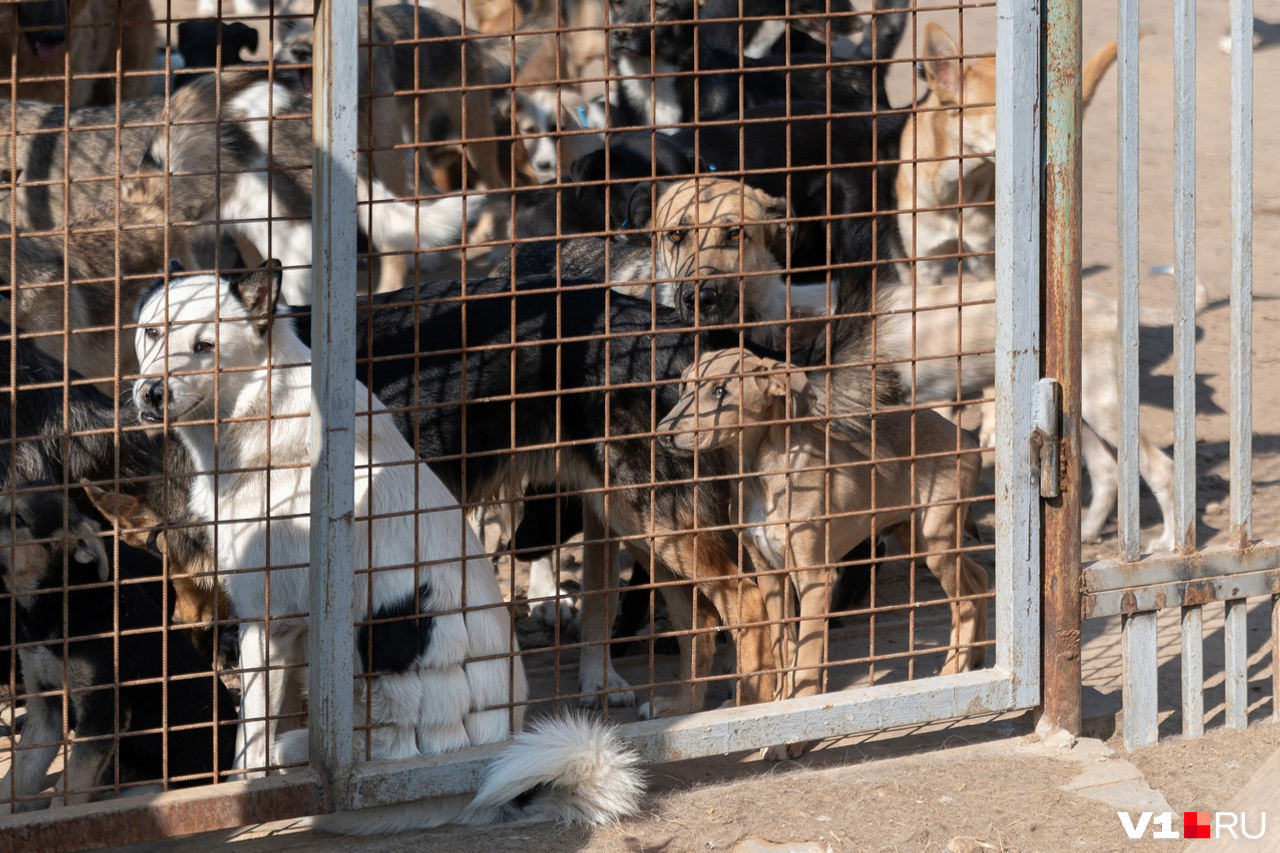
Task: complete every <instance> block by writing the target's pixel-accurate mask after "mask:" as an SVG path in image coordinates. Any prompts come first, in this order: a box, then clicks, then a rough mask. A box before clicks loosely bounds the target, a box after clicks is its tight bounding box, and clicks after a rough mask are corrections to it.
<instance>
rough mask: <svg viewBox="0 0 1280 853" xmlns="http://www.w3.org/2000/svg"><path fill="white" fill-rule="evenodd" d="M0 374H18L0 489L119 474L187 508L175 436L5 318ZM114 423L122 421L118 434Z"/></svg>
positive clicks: (6, 681) (2, 608)
mask: <svg viewBox="0 0 1280 853" xmlns="http://www.w3.org/2000/svg"><path fill="white" fill-rule="evenodd" d="M0 304H3V305H4V306H6V307H7V306H8V305H9V304H10V303H9V301H8V300H5V301H4V302H3V303H0ZM0 375H2V376H4V377H6V378H7V377H9V376H13V377H14V379H15V380H16V381H15V386H16V387H15V388H14V389H13V395H12V396H10V394H9V393H7V392H6V393H4V394H0V429H3V435H0V494H2V493H10V492H11V490H12V488H13V486H14V485H15V484H17V483H22V482H26V481H29V480H46V481H52V482H55V483H62V484H71V485H76V484H78V483H79V482H80V480H81V479H89V480H93V481H96V482H103V483H107V482H116V481H117V478H118V480H119V482H120V483H121V487H122V488H124V489H126V490H127V491H129V492H131V493H133V494H137V495H139V496H141V497H143V499H144V500H146V501H148V502H149V503H150V504H151V505H152V506H156V507H168V508H170V509H171V510H172V511H176V512H179V513H181V512H183V511H185V508H186V504H187V478H188V477H189V476H190V471H191V467H192V466H191V462H190V459H189V458H188V457H187V454H186V452H185V451H184V450H183V449H182V446H181V443H180V442H178V441H176V440H170V441H166V440H165V439H164V436H163V435H162V434H161V433H160V432H159V431H157V430H155V429H153V428H148V429H145V430H144V429H142V427H141V424H140V422H139V421H138V420H137V418H136V415H134V414H133V407H132V406H121V407H119V419H118V420H117V406H116V402H115V401H114V400H112V399H110V398H109V397H107V396H106V395H104V394H103V393H102V392H100V391H98V390H97V388H95V387H94V386H92V385H89V384H85V383H83V381H82V380H80V377H79V375H78V374H76V373H75V372H74V371H70V372H69V373H68V375H67V376H64V369H63V366H62V364H61V363H60V362H58V361H57V360H56V359H54V358H52V357H50V356H48V355H46V354H45V353H44V352H42V351H40V350H39V349H37V348H36V346H35V345H34V344H33V343H32V342H31V341H30V340H29V339H27V338H22V337H18V338H17V339H16V340H15V339H14V337H13V336H12V335H11V333H10V331H9V325H8V324H7V323H5V322H4V321H0ZM68 379H69V380H70V381H69V382H68V381H67V380H68ZM64 383H65V386H64ZM64 393H65V404H64ZM117 423H120V425H121V430H120V432H119V434H118V435H117V434H116V433H115V426H116V424H117ZM68 427H69V429H68ZM117 462H118V470H117ZM162 465H163V466H164V467H161V466H162ZM166 471H168V478H166V476H165V472H166ZM179 517H181V516H179ZM199 533H201V534H202V533H203V531H199ZM178 535H183V534H182V533H179V534H178ZM171 600H172V599H171ZM15 606H16V605H15V602H14V600H13V599H12V598H11V597H10V596H0V678H3V681H2V682H0V684H2V685H4V686H8V685H10V684H14V683H20V682H21V677H20V675H19V673H18V672H17V670H16V669H15V668H14V661H15V660H16V659H14V658H12V657H11V655H10V646H9V643H10V639H9V638H10V636H11V634H10V630H11V625H12V617H13V608H14V607H15Z"/></svg>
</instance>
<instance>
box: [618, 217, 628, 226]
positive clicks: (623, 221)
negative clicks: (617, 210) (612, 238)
mask: <svg viewBox="0 0 1280 853" xmlns="http://www.w3.org/2000/svg"><path fill="white" fill-rule="evenodd" d="M630 221H631V220H630V219H624V220H622V224H621V225H619V226H618V227H619V228H626V227H627V223H628V222H630Z"/></svg>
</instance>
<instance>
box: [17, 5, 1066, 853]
mask: <svg viewBox="0 0 1280 853" xmlns="http://www.w3.org/2000/svg"><path fill="white" fill-rule="evenodd" d="M1073 4H1074V0H1067V2H1065V3H1058V4H1057V5H1058V6H1071V5H1073ZM317 5H318V8H317V13H316V40H315V66H316V70H315V76H314V81H315V88H314V92H315V96H314V110H315V117H314V123H313V127H314V161H313V166H314V169H315V175H314V187H315V189H314V205H315V207H314V211H313V217H314V221H315V224H316V227H315V229H314V234H315V238H314V239H315V244H314V259H313V271H314V275H315V280H316V287H315V294H316V302H315V305H314V308H313V320H312V322H313V341H314V354H313V359H314V364H315V371H314V375H315V377H316V380H315V381H316V385H315V391H314V393H315V406H314V408H313V415H312V426H311V428H312V431H313V432H312V436H313V458H312V505H311V513H312V516H311V537H312V539H311V553H312V555H313V560H312V565H311V573H310V580H311V614H310V620H311V625H310V627H311V630H310V639H309V642H310V644H311V645H310V648H309V655H310V668H309V678H310V679H311V681H310V691H309V692H310V709H309V713H310V720H309V733H310V740H311V765H310V766H309V767H308V768H306V769H302V770H298V771H292V772H290V773H288V774H286V775H284V776H274V777H269V778H265V779H255V780H249V781H241V782H230V783H224V784H220V785H217V786H212V787H207V788H200V789H189V790H185V791H175V792H171V793H165V794H162V795H157V796H155V797H152V798H146V800H145V801H141V800H140V799H137V798H135V799H132V800H130V799H124V800H116V801H110V802H104V803H99V804H94V805H91V806H86V807H76V808H74V809H64V810H59V812H43V813H35V814H26V815H15V816H13V817H12V818H5V819H3V820H0V850H3V849H14V850H18V849H22V850H30V849H46V848H47V842H48V841H49V840H50V839H53V838H56V839H57V845H58V846H59V847H63V848H68V847H79V846H85V847H88V846H97V845H99V844H101V843H103V840H104V839H110V840H111V841H112V842H114V843H120V842H124V841H129V840H142V839H146V838H155V837H162V836H170V835H181V834H185V833H191V832H198V831H209V830H215V829H221V828H229V827H234V826H239V825H243V824H246V823H253V822H261V821H267V820H274V819H282V818H288V817H294V816H299V815H304V814H313V813H323V812H333V811H339V810H347V809H358V808H365V807H370V806H377V805H385V804H391V803H397V802H404V801H409V800H414V799H419V798H423V797H429V796H439V795H448V794H458V793H465V792H469V791H474V790H476V788H477V787H478V783H479V780H480V778H481V776H482V774H483V772H484V770H485V768H486V766H487V765H488V763H489V762H490V761H492V759H493V758H494V756H496V755H497V754H499V753H500V752H501V751H502V750H503V749H504V746H503V745H493V746H486V747H478V748H473V749H468V750H465V751H463V752H459V753H454V754H448V755H442V756H438V757H434V758H427V759H421V760H412V761H397V762H386V761H384V762H359V763H357V762H353V760H352V746H351V744H352V720H353V709H352V690H351V684H352V681H353V677H354V674H353V669H352V660H353V654H352V643H353V636H352V635H353V632H352V630H351V625H352V624H353V622H354V599H353V589H352V585H351V584H350V583H348V582H344V580H343V579H344V578H345V577H347V576H349V567H350V562H351V559H352V557H351V554H352V553H353V546H352V541H353V540H352V535H353V530H352V495H353V485H352V482H353V470H354V463H353V458H354V455H353V454H354V430H353V428H352V414H351V413H352V412H353V411H354V401H353V400H352V398H351V394H352V393H353V386H352V385H351V383H350V381H349V379H345V378H344V377H350V376H351V375H352V374H353V372H354V370H355V365H354V353H355V347H354V346H353V345H352V343H351V342H352V341H353V340H354V322H355V319H354V315H353V314H352V312H350V310H344V308H345V307H346V306H350V305H351V304H352V303H353V302H354V300H355V282H356V280H357V276H356V254H355V247H356V223H357V218H356V217H357V197H356V195H357V194H356V177H355V176H356V152H357V132H356V131H357V116H356V106H355V105H356V103H357V80H356V68H357V62H356V57H357V45H356V40H355V33H357V32H358V30H359V27H358V19H357V17H356V16H357V15H358V14H359V12H360V9H361V5H362V4H358V3H345V2H331V0H325V2H321V3H319V4H317ZM1051 5H1052V4H1051ZM996 12H997V39H996V40H997V44H998V45H999V47H998V50H997V56H996V63H997V73H998V76H999V79H1000V81H1001V83H1000V87H999V91H998V99H997V115H998V117H999V118H998V122H997V145H998V148H999V150H1000V152H1001V155H1000V158H999V160H998V161H997V180H996V187H997V195H996V216H997V229H996V231H997V247H996V276H997V300H998V302H999V304H1000V305H1001V308H1002V310H1001V311H999V312H998V323H997V336H996V341H997V343H996V358H997V363H998V365H999V369H998V377H997V386H996V400H997V403H998V409H999V411H1000V412H1001V414H1002V416H1001V417H1000V418H999V420H998V423H997V427H996V492H995V494H996V521H995V528H996V545H995V562H996V567H997V569H996V572H995V587H996V588H995V614H996V615H995V625H996V648H995V664H994V666H992V667H990V668H988V669H983V670H980V671H976V672H968V673H963V674H958V675H950V676H940V677H934V678H926V679H921V680H918V681H910V682H906V683H898V684H887V685H876V686H871V687H866V688H862V689H858V690H852V691H845V692H839V693H832V694H827V695H819V696H813V697H806V698H801V699H792V700H787V701H783V702H775V703H770V704H766V705H753V706H745V707H737V708H728V709H721V710H716V711H707V712H703V713H698V714H693V715H690V716H686V717H680V718H675V719H661V720H655V721H648V722H640V723H632V724H628V725H625V726H622V727H621V728H620V731H621V734H622V736H623V737H624V739H625V740H626V741H627V742H628V743H629V744H630V745H631V746H632V747H633V748H635V749H636V751H637V752H638V753H639V755H640V756H641V759H642V760H643V761H644V762H648V763H657V762H664V761H671V760H677V759H687V758H694V757H698V756H707V755H718V754H724V753H728V752H733V751H743V750H750V749H755V748H761V747H766V746H770V745H773V744H777V743H785V742H794V741H800V740H813V739H820V738H827V737H834V736H841V735H850V734H856V733H860V732H868V731H877V730H884V729H890V728H893V727H897V726H906V725H914V724H922V723H928V722H934V721H939V720H946V719H955V718H960V717H966V716H974V715H983V714H995V713H1001V712H1007V711H1013V710H1019V709H1028V708H1032V707H1034V706H1035V705H1036V704H1037V703H1038V702H1040V698H1041V681H1040V677H1041V666H1042V659H1041V643H1040V633H1041V620H1042V613H1041V580H1042V576H1041V544H1042V543H1041V529H1042V525H1041V519H1040V513H1041V506H1040V503H1041V502H1040V451H1039V448H1040V446H1041V445H1042V444H1043V440H1042V439H1043V435H1044V427H1045V426H1046V425H1045V424H1043V423H1039V424H1038V423H1037V422H1036V407H1035V400H1036V399H1037V393H1038V390H1037V387H1038V385H1039V383H1040V376H1041V363H1040V338H1041V335H1040V323H1041V314H1040V288H1039V287H1037V286H1035V283H1037V282H1039V281H1040V277H1041V267H1042V262H1041V257H1042V251H1043V247H1042V245H1041V229H1040V227H1038V224H1039V223H1040V222H1041V217H1042V208H1041V204H1040V199H1041V188H1042V183H1043V182H1042V177H1041V176H1042V174H1045V173H1046V172H1052V171H1053V169H1052V168H1050V169H1046V168H1045V164H1044V163H1043V162H1042V159H1041V149H1042V141H1041V136H1040V128H1041V123H1042V120H1044V119H1045V118H1047V117H1050V116H1051V115H1052V114H1051V113H1050V112H1049V111H1048V107H1049V106H1052V101H1049V102H1048V104H1047V107H1046V111H1045V112H1044V113H1042V111H1041V105H1042V103H1046V102H1045V101H1044V100H1042V95H1043V90H1042V88H1041V83H1042V72H1041V55H1042V47H1041V46H1042V38H1043V36H1044V31H1043V30H1042V27H1041V6H1040V3H1038V2H1036V0H998V2H997V4H996ZM1046 20H1048V21H1052V17H1051V16H1050V17H1048V18H1046ZM1075 43H1076V57H1077V58H1076V59H1075V67H1076V68H1078V67H1079V60H1078V53H1079V34H1078V31H1077V32H1076V34H1075ZM1063 73H1066V74H1067V75H1068V77H1069V76H1070V70H1069V68H1065V67H1064V72H1063ZM1044 76H1045V80H1046V82H1048V81H1050V80H1051V79H1053V78H1052V75H1049V74H1046V75H1044ZM1063 97H1070V95H1069V94H1068V95H1065V96H1063ZM1077 98H1078V94H1077ZM1068 109H1069V111H1074V109H1075V107H1074V106H1072V107H1069V108H1068ZM1074 135H1075V136H1076V137H1077V139H1078V122H1077V128H1076V131H1075V134H1074ZM1077 145H1078V142H1077ZM1053 150H1054V149H1053V148H1052V146H1045V154H1046V157H1048V156H1049V154H1050V153H1051V152H1052V151H1053ZM1065 162H1066V163H1068V164H1070V162H1071V161H1070V157H1069V155H1068V156H1067V157H1066V160H1065ZM1059 168H1067V169H1070V168H1071V166H1070V165H1067V166H1065V167H1059ZM1074 168H1075V169H1076V170H1077V171H1076V173H1075V176H1074V177H1075V180H1076V182H1077V192H1078V162H1077V164H1076V165H1075V167H1074ZM1060 177H1066V178H1069V177H1070V175H1069V174H1066V175H1061V176H1060ZM1068 183H1069V181H1068ZM1077 207H1078V205H1077ZM1077 240H1078V238H1077ZM1075 266H1076V284H1077V288H1078V266H1079V263H1078V259H1077V260H1076V261H1075ZM1038 427H1039V428H1040V431H1039V432H1037V428H1038ZM1076 524H1077V525H1078V521H1077V522H1076ZM1074 535H1075V538H1076V540H1077V546H1076V547H1077V548H1078V526H1077V527H1076V528H1075V534H1074ZM1068 538H1069V537H1068ZM1077 612H1078V611H1077ZM1078 689H1079V685H1078V682H1077V684H1076V690H1077V692H1078ZM69 821H70V822H69ZM77 841H78V842H79V843H77Z"/></svg>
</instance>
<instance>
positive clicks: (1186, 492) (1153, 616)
mask: <svg viewBox="0 0 1280 853" xmlns="http://www.w3.org/2000/svg"><path fill="white" fill-rule="evenodd" d="M1230 12H1231V18H1230V19H1231V23H1230V37H1231V41H1232V51H1231V105H1230V116H1231V142H1230V148H1231V152H1230V156H1231V161H1230V173H1231V177H1230V180H1231V187H1230V200H1231V201H1230V208H1231V237H1230V241H1231V293H1230V305H1231V330H1232V338H1231V346H1230V352H1231V376H1230V384H1231V404H1230V406H1231V412H1230V417H1231V437H1230V458H1229V467H1230V504H1231V506H1230V516H1229V524H1230V526H1229V543H1228V544H1227V545H1223V546H1215V547H1212V548H1208V549H1204V550H1197V546H1196V496H1195V481H1196V470H1195V443H1196V435H1195V417H1196V406H1195V308H1194V305H1195V288H1196V262H1195V238H1196V229H1195V186H1196V184H1195V182H1196V164H1195V153H1196V152H1195V121H1196V98H1195V78H1196V50H1195V44H1196V27H1195V2H1194V0H1176V2H1175V3H1174V4H1173V8H1172V14H1173V25H1174V26H1173V39H1174V43H1175V46H1176V52H1175V67H1174V88H1175V93H1174V94H1175V97H1174V104H1175V111H1176V118H1175V127H1174V161H1175V165H1174V238H1175V239H1174V248H1175V259H1174V277H1175V280H1176V312H1177V314H1176V319H1175V322H1174V364H1175V370H1174V442H1175V447H1174V478H1175V490H1174V508H1175V512H1174V517H1175V527H1174V535H1175V545H1176V549H1177V551H1176V553H1173V554H1165V555H1158V556H1154V557H1146V558H1141V559H1140V553H1139V543H1138V532H1139V521H1138V470H1137V468H1138V407H1137V404H1136V401H1137V399H1138V347H1137V342H1138V276H1139V272H1138V221H1139V220H1138V213H1139V211H1138V199H1139V183H1138V163H1139V158H1138V37H1139V23H1138V2H1137V0H1121V2H1120V5H1119V34H1120V37H1119V46H1118V47H1119V49H1118V68H1119V76H1120V99H1119V141H1118V144H1119V148H1120V150H1119V154H1120V156H1119V162H1118V174H1117V186H1118V198H1117V221H1118V222H1119V223H1120V232H1119V249H1118V268H1119V270H1120V272H1121V276H1120V281H1121V294H1120V314H1119V336H1120V340H1121V341H1122V343H1123V344H1124V345H1123V346H1122V358H1121V373H1120V397H1121V400H1122V401H1127V402H1128V404H1127V405H1122V406H1121V421H1120V432H1121V444H1120V447H1119V448H1118V451H1119V461H1120V477H1119V482H1120V493H1119V529H1120V545H1121V551H1122V556H1121V557H1120V558H1119V559H1116V560H1103V561H1099V562H1097V563H1094V564H1092V565H1090V566H1087V567H1085V568H1084V570H1083V574H1082V589H1081V592H1082V595H1081V598H1080V602H1081V612H1082V615H1083V617H1084V618H1086V619H1087V618H1098V617H1105V616H1114V615H1121V616H1122V620H1123V621H1122V629H1121V630H1122V634H1123V637H1122V645H1123V658H1124V682H1123V708H1124V719H1123V727H1122V728H1123V737H1124V742H1125V744H1126V746H1127V747H1129V748H1131V749H1133V748H1138V747H1143V746H1150V745H1152V744H1154V743H1155V742H1156V740H1157V736H1158V720H1159V707H1158V703H1157V684H1156V675H1157V670H1158V659H1157V651H1158V644H1157V632H1156V623H1157V617H1158V614H1159V611H1160V610H1163V609H1166V608H1173V607H1177V608H1179V609H1180V628H1181V663H1182V697H1181V712H1182V722H1183V734H1184V736H1186V737H1198V736H1200V735H1201V734H1203V733H1204V682H1205V660H1204V643H1203V614H1202V609H1203V606H1204V605H1205V604H1208V603H1211V602H1217V601H1221V602H1224V603H1225V624H1224V629H1223V630H1224V640H1225V649H1224V652H1225V661H1224V674H1225V706H1226V707H1225V724H1226V725H1227V727H1229V728H1235V729H1243V728H1245V727H1246V725H1247V723H1248V706H1249V701H1248V691H1247V682H1248V667H1247V657H1248V644H1247V627H1246V624H1245V616H1246V605H1247V599H1249V598H1251V597H1260V596H1269V597H1270V608H1271V612H1270V624H1271V638H1270V644H1271V657H1272V714H1273V716H1274V717H1275V718H1276V719H1280V708H1277V701H1276V700H1277V697H1280V546H1277V545H1275V544H1272V543H1268V542H1262V541H1255V540H1254V538H1253V533H1252V530H1251V516H1252V494H1251V487H1252V422H1253V416H1252V393H1253V387H1252V368H1251V358H1252V311H1253V305H1252V298H1253V297H1252V294H1253V270H1252V241H1253V223H1252V209H1253V194H1252V175H1253V138H1252V122H1253V113H1252V110H1253V47H1252V45H1253V2H1252V0H1231V3H1230ZM1045 701H1046V705H1047V706H1048V705H1051V704H1052V705H1053V706H1054V707H1055V709H1061V708H1064V707H1066V706H1067V705H1069V704H1071V703H1072V702H1074V704H1075V706H1076V707H1077V709H1078V705H1079V699H1078V694H1077V695H1076V696H1075V697H1071V696H1059V695H1056V694H1055V693H1051V692H1050V691H1049V689H1048V685H1046V697H1045ZM1055 712H1056V713H1061V712H1060V711H1057V710H1056V711H1055ZM1077 721H1078V717H1077Z"/></svg>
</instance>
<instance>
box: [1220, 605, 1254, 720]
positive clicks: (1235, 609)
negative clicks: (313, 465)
mask: <svg viewBox="0 0 1280 853" xmlns="http://www.w3.org/2000/svg"><path fill="white" fill-rule="evenodd" d="M1248 613H1249V602H1248V600H1246V599H1243V598H1233V599H1231V600H1229V601H1227V602H1226V614H1225V617H1224V619H1223V623H1222V637H1223V647H1224V648H1223V651H1224V653H1225V656H1226V666H1225V667H1224V670H1225V674H1226V694H1227V714H1226V723H1227V728H1229V729H1243V728H1245V727H1246V726H1248V725H1249V622H1248V619H1247V618H1246V617H1247V616H1248Z"/></svg>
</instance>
